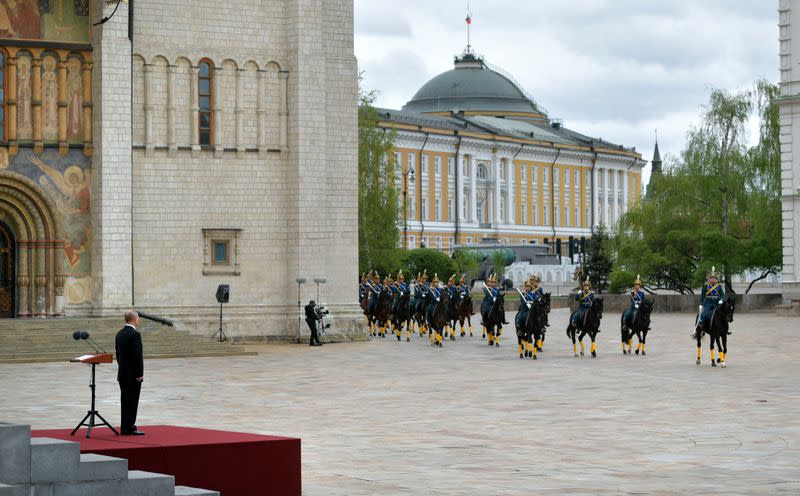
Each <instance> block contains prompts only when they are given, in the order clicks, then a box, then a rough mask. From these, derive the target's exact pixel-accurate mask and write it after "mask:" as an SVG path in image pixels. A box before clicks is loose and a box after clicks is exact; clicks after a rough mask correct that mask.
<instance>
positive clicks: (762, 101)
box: [616, 81, 781, 293]
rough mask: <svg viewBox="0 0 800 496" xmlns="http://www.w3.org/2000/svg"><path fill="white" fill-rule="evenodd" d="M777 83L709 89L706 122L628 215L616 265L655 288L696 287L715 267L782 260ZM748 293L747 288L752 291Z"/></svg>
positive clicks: (733, 268) (765, 269) (768, 269)
mask: <svg viewBox="0 0 800 496" xmlns="http://www.w3.org/2000/svg"><path fill="white" fill-rule="evenodd" d="M775 96H777V87H776V86H774V85H771V84H769V83H767V82H765V81H759V82H757V84H756V87H755V89H754V90H751V91H743V92H740V93H737V94H730V93H727V92H725V91H721V90H714V91H712V92H711V95H710V99H709V104H708V105H707V106H706V107H705V109H704V112H703V116H702V121H701V124H700V126H698V127H697V128H694V129H692V130H691V131H690V132H689V135H688V141H687V144H686V148H685V149H684V150H683V152H682V153H681V155H680V157H679V158H678V159H677V160H673V161H671V163H670V164H669V167H668V168H667V170H665V172H664V173H663V174H662V175H660V176H658V177H654V178H653V182H652V183H651V189H652V191H648V197H649V200H647V201H645V202H643V203H642V204H641V205H640V206H638V207H637V208H635V209H632V210H631V211H630V212H628V214H626V215H625V216H624V217H623V219H622V222H621V223H620V229H619V233H620V236H619V238H620V239H619V257H618V260H619V263H618V264H617V266H616V270H627V271H629V272H630V273H634V272H635V273H640V274H641V275H642V276H643V278H644V279H645V284H646V285H648V286H649V287H650V288H666V289H672V290H675V291H678V292H681V293H691V292H693V291H692V288H694V287H698V286H699V285H700V284H702V282H703V280H704V278H705V276H706V274H707V272H708V270H709V269H710V268H711V267H712V266H716V267H718V268H720V269H721V270H722V273H723V279H724V280H725V281H729V280H730V277H731V275H732V274H740V273H743V272H745V271H748V270H752V269H759V270H761V271H762V273H761V278H763V277H766V276H767V275H768V274H770V273H774V272H775V271H777V270H778V269H779V267H780V263H781V260H780V257H781V246H780V222H781V221H780V218H781V212H780V141H779V135H780V128H779V126H778V114H777V110H776V109H775V106H774V104H773V99H774V98H775ZM754 110H758V116H759V118H760V121H761V126H760V132H759V143H758V144H757V145H756V146H754V147H752V148H749V149H748V147H747V140H746V134H745V129H746V124H747V120H748V118H749V117H750V115H751V114H752V112H753V111H754ZM748 290H749V288H748Z"/></svg>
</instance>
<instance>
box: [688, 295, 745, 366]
mask: <svg viewBox="0 0 800 496" xmlns="http://www.w3.org/2000/svg"><path fill="white" fill-rule="evenodd" d="M725 290H726V295H727V297H726V298H725V301H724V302H722V304H721V305H719V306H718V307H717V308H716V309H715V310H714V313H712V314H711V319H710V320H709V323H708V329H706V330H705V334H708V337H709V348H710V351H711V366H712V367H716V366H717V364H720V366H721V367H722V368H725V367H727V364H726V363H725V358H727V356H728V330H729V329H730V325H731V322H733V314H734V313H735V312H736V293H735V292H734V291H733V288H731V286H730V284H727V283H726V284H725ZM702 337H703V336H702V334H701V333H697V362H696V363H697V365H700V355H701V354H700V346H701V339H702ZM715 343H716V345H717V349H718V350H719V358H717V359H716V360H715V359H714V344H715Z"/></svg>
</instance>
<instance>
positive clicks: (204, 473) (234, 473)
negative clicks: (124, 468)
mask: <svg viewBox="0 0 800 496" xmlns="http://www.w3.org/2000/svg"><path fill="white" fill-rule="evenodd" d="M140 429H141V430H142V431H144V432H145V433H146V435H144V436H115V435H114V433H113V432H111V430H109V429H107V428H95V429H94V430H93V431H92V437H91V438H86V430H80V431H78V432H76V433H75V436H70V435H69V433H70V431H71V429H63V430H62V429H57V430H41V431H32V433H31V435H32V437H51V438H56V439H64V440H67V441H75V442H80V443H81V453H96V454H99V455H106V456H114V457H119V458H126V459H127V460H128V469H129V470H145V471H148V472H157V473H161V474H169V475H173V476H175V484H176V485H182V486H192V487H202V488H206V489H213V490H215V491H220V493H221V494H222V495H223V496H253V495H264V496H271V495H275V496H284V495H286V496H297V495H300V493H301V482H300V439H297V438H290V437H279V436H263V435H259V434H246V433H242V432H226V431H217V430H210V429H195V428H190V427H177V426H171V425H152V426H149V427H145V426H142V427H140Z"/></svg>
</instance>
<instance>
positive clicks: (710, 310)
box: [692, 267, 726, 339]
mask: <svg viewBox="0 0 800 496" xmlns="http://www.w3.org/2000/svg"><path fill="white" fill-rule="evenodd" d="M725 298H726V297H725V290H724V289H722V286H721V285H720V284H719V282H718V280H717V271H716V267H711V273H710V274H708V282H707V283H706V285H705V286H704V287H703V290H702V291H701V292H700V306H699V308H698V311H699V313H700V317H699V319H698V322H697V327H696V329H695V331H694V334H692V338H694V339H696V338H697V337H698V333H703V332H708V326H710V325H711V318H712V316H713V315H714V312H715V310H716V309H717V307H718V306H719V305H722V304H723V303H725Z"/></svg>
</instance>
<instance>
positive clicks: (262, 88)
mask: <svg viewBox="0 0 800 496" xmlns="http://www.w3.org/2000/svg"><path fill="white" fill-rule="evenodd" d="M266 78H267V71H261V70H259V71H258V94H257V95H256V106H257V107H256V108H257V110H256V120H257V121H258V151H259V152H261V153H264V152H266V151H267V126H266V123H265V122H264V120H265V119H266V118H267V108H266V96H265V95H264V93H265V92H266V88H267V86H266Z"/></svg>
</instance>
